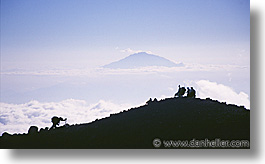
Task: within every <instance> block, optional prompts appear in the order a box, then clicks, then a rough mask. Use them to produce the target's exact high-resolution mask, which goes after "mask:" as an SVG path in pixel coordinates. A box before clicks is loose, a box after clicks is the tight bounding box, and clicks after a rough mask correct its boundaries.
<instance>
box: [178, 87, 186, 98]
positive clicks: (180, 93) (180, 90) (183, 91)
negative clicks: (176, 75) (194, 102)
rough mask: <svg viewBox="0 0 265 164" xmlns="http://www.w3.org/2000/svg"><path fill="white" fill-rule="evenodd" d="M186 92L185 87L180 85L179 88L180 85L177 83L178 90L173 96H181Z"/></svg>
mask: <svg viewBox="0 0 265 164" xmlns="http://www.w3.org/2000/svg"><path fill="white" fill-rule="evenodd" d="M185 92H186V89H185V87H181V88H180V85H179V90H178V92H177V93H176V94H175V97H182V96H183V95H184V94H185Z"/></svg>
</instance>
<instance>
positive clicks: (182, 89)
mask: <svg viewBox="0 0 265 164" xmlns="http://www.w3.org/2000/svg"><path fill="white" fill-rule="evenodd" d="M187 89H188V90H187V97H191V98H195V97H196V91H195V90H194V89H193V87H191V88H189V87H187ZM185 92H186V88H185V87H180V85H179V90H178V92H177V93H176V94H175V97H183V95H184V94H185Z"/></svg>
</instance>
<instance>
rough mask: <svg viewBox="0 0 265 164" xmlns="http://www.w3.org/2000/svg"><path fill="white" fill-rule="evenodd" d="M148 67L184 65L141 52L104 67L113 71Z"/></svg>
mask: <svg viewBox="0 0 265 164" xmlns="http://www.w3.org/2000/svg"><path fill="white" fill-rule="evenodd" d="M148 66H164V67H178V66H183V64H182V63H180V64H176V63H174V62H172V61H170V60H168V59H165V58H163V57H160V56H157V55H152V54H148V53H145V52H140V53H136V54H132V55H130V56H128V57H126V58H124V59H121V60H119V61H116V62H113V63H110V64H108V65H105V66H103V67H104V68H112V69H117V68H120V69H130V68H138V67H148Z"/></svg>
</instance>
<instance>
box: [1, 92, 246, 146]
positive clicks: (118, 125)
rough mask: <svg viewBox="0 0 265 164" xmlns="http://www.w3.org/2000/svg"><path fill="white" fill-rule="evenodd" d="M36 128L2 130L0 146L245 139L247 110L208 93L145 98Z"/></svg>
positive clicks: (142, 144)
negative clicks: (106, 113)
mask: <svg viewBox="0 0 265 164" xmlns="http://www.w3.org/2000/svg"><path fill="white" fill-rule="evenodd" d="M88 117H89V116H88ZM36 130H38V127H31V128H30V130H29V134H13V135H10V134H8V133H4V134H3V135H2V136H1V137H0V147H1V148H155V147H154V146H153V140H154V139H155V138H159V139H160V140H192V139H197V140H203V139H206V138H207V139H209V140H214V139H216V138H219V139H222V140H230V141H231V140H250V111H249V110H247V109H245V108H244V107H243V106H236V105H227V104H226V103H220V102H218V101H215V100H211V99H209V98H207V99H198V98H187V97H182V98H181V97H180V98H168V99H164V100H160V101H155V100H154V101H152V99H150V100H149V101H148V103H147V104H146V105H143V106H140V107H137V108H132V109H129V110H124V111H123V112H120V113H117V114H111V115H110V117H107V118H103V119H100V120H98V119H97V120H95V121H93V122H91V123H86V124H79V125H64V126H61V127H57V128H55V129H51V130H48V127H46V128H45V129H43V128H41V129H40V130H39V131H38V132H36ZM156 142H157V141H156ZM160 148H165V147H160ZM179 148H181V147H179ZM247 148H249V147H247Z"/></svg>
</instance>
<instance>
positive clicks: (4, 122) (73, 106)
mask: <svg viewBox="0 0 265 164" xmlns="http://www.w3.org/2000/svg"><path fill="white" fill-rule="evenodd" d="M131 107H133V106H132V105H129V104H120V105H118V104H114V103H112V102H110V101H103V100H100V101H99V102H98V103H95V104H87V103H86V101H84V100H75V99H67V100H64V101H61V102H49V103H41V102H38V101H30V102H28V103H25V104H8V103H0V135H1V134H2V133H3V132H8V133H11V134H13V133H27V131H28V129H29V127H30V126H33V125H35V126H38V127H39V128H45V127H51V125H52V123H51V118H52V117H53V116H60V117H66V118H67V123H68V124H70V125H71V124H80V123H88V122H91V121H93V120H95V119H99V118H104V117H108V116H109V115H110V114H111V113H118V112H120V111H122V110H127V109H130V108H131ZM63 124H64V122H62V123H61V125H63Z"/></svg>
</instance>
